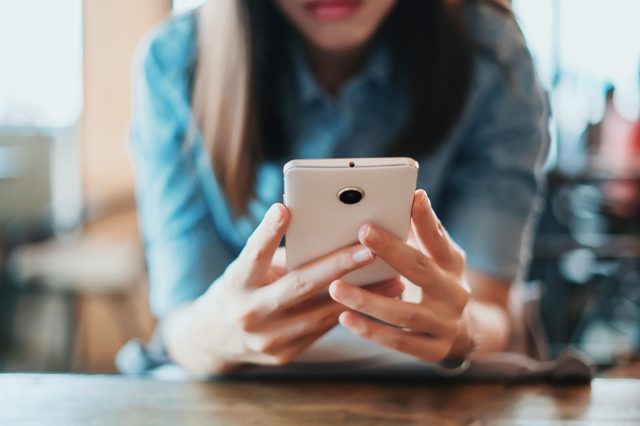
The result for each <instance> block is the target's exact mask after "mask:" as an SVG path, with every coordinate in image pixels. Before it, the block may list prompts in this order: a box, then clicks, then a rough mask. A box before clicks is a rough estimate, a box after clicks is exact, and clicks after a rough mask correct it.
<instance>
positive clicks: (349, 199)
mask: <svg viewBox="0 0 640 426" xmlns="http://www.w3.org/2000/svg"><path fill="white" fill-rule="evenodd" d="M363 197H364V191H363V190H361V189H360V188H344V189H342V190H341V191H340V192H339V193H338V198H339V199H340V201H342V202H343V203H345V204H357V203H359V202H360V200H362V198H363Z"/></svg>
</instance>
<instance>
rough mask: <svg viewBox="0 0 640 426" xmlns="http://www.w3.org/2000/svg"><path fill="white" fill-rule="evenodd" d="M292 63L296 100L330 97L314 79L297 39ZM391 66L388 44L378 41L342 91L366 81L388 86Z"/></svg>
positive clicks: (308, 101) (315, 99)
mask: <svg viewBox="0 0 640 426" xmlns="http://www.w3.org/2000/svg"><path fill="white" fill-rule="evenodd" d="M292 64H293V72H294V78H295V80H296V82H297V84H298V89H299V92H298V98H299V99H298V100H299V102H300V103H301V104H302V105H310V104H312V103H313V102H315V101H317V100H327V99H329V98H330V96H329V95H328V94H327V93H326V91H325V90H324V89H323V88H322V87H321V86H320V85H319V84H318V82H317V81H316V79H315V77H314V75H313V73H312V71H311V68H310V66H309V63H308V61H307V58H306V57H305V54H304V51H303V47H302V42H301V41H300V40H298V39H296V41H295V42H293V43H292ZM391 68H392V65H391V55H390V51H389V46H388V44H386V43H378V44H377V45H376V46H375V47H374V48H373V51H372V53H371V55H370V56H369V58H368V59H367V61H366V63H365V65H364V67H363V69H362V70H361V71H360V72H359V73H358V74H357V75H355V76H354V77H352V78H351V79H350V80H349V81H347V82H346V84H345V85H344V87H343V89H342V92H344V90H345V89H347V88H351V87H355V86H359V85H364V84H365V83H367V82H372V83H374V84H375V85H377V86H379V87H388V86H390V85H391V78H392V77H391ZM340 95H342V93H341V94H340ZM340 95H339V96H340Z"/></svg>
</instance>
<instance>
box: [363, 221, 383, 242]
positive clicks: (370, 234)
mask: <svg viewBox="0 0 640 426" xmlns="http://www.w3.org/2000/svg"><path fill="white" fill-rule="evenodd" d="M364 240H365V241H366V242H368V243H372V244H375V243H379V242H380V233H379V232H378V231H376V230H375V229H373V227H372V226H368V225H367V226H366V227H365V228H364Z"/></svg>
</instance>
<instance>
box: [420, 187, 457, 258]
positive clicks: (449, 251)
mask: <svg viewBox="0 0 640 426" xmlns="http://www.w3.org/2000/svg"><path fill="white" fill-rule="evenodd" d="M411 221H412V223H413V230H414V233H415V235H416V237H417V239H418V241H419V242H420V244H421V246H422V247H423V248H424V249H425V250H426V251H427V252H428V253H429V254H430V255H431V257H432V258H433V259H434V260H435V261H436V262H437V263H438V264H439V265H441V266H443V267H453V268H456V267H458V268H459V267H461V266H462V267H463V266H464V258H463V256H464V255H463V252H462V250H461V249H460V247H459V246H458V245H457V244H456V243H455V242H454V241H453V239H452V238H451V237H450V236H449V234H448V233H447V231H446V230H445V229H444V227H443V226H442V222H440V220H439V219H438V217H437V216H436V214H435V212H434V211H433V208H432V207H431V202H430V201H429V198H428V197H427V193H426V192H425V191H424V190H418V191H416V193H415V196H414V197H413V206H412V209H411Z"/></svg>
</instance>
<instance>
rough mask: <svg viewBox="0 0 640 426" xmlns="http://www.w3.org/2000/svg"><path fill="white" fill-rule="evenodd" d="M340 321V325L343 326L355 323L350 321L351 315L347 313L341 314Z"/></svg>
mask: <svg viewBox="0 0 640 426" xmlns="http://www.w3.org/2000/svg"><path fill="white" fill-rule="evenodd" d="M338 321H340V324H342V325H353V322H352V321H349V315H348V312H347V311H344V312H343V313H341V314H340V316H339V317H338Z"/></svg>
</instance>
